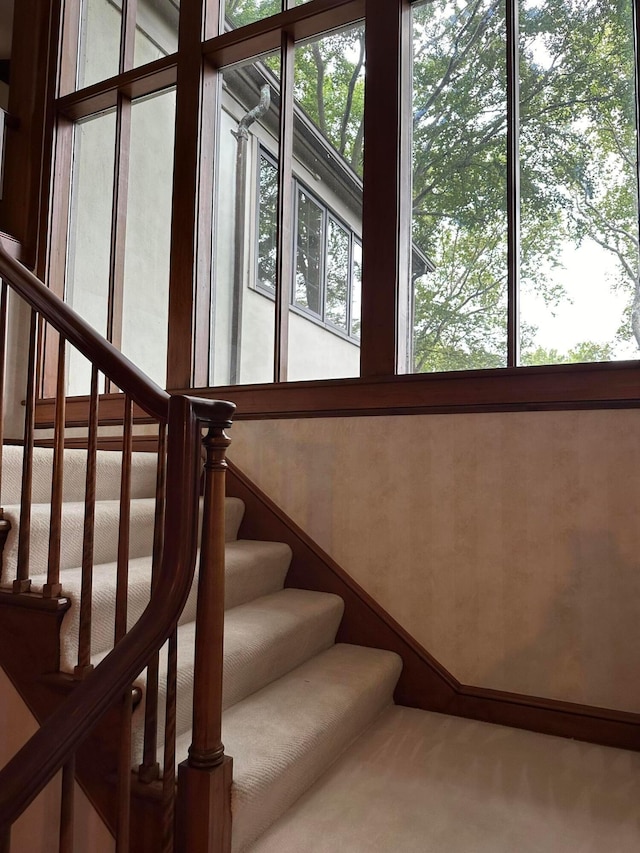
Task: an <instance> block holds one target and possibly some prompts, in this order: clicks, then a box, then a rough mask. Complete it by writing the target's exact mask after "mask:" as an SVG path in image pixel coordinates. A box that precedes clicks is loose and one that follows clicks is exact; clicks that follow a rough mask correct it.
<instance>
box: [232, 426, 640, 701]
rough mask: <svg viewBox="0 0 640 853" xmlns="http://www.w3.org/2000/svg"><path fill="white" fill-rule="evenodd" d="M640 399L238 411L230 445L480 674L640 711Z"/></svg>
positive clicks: (277, 495) (413, 622) (333, 549)
mask: <svg viewBox="0 0 640 853" xmlns="http://www.w3.org/2000/svg"><path fill="white" fill-rule="evenodd" d="M639 434H640V413H639V412H637V411H633V410H628V411H593V412H591V411H588V412H536V413H508V414H464V415H432V416H407V417H387V418H385V417H378V418H353V419H342V418H335V419H305V420H298V421H295V420H284V421H266V422H244V423H237V424H236V425H235V426H234V427H233V430H232V432H231V435H232V438H233V443H232V446H231V453H230V456H231V458H232V459H233V460H234V461H235V462H236V463H237V464H238V465H239V466H240V467H241V468H242V469H243V470H244V471H245V472H246V473H247V474H248V475H249V476H251V477H252V478H253V479H254V480H255V481H256V482H257V484H258V485H259V486H260V487H261V488H263V489H264V490H265V491H266V492H267V493H268V494H269V495H270V496H271V497H272V498H273V499H274V500H275V501H276V502H277V503H278V504H279V505H280V506H281V507H282V508H283V509H284V510H285V511H286V512H287V513H288V514H289V515H290V516H291V517H292V518H293V519H294V520H295V521H296V522H297V523H298V524H299V525H300V526H301V527H302V528H303V529H304V530H305V531H307V533H309V534H310V535H311V536H312V537H313V538H314V539H315V540H316V541H317V542H318V544H319V545H321V546H322V547H323V548H324V549H325V550H326V551H328V553H329V554H331V556H332V557H334V559H336V560H337V562H338V563H339V564H341V565H342V566H343V567H344V568H345V569H346V570H347V571H348V572H349V573H350V574H351V575H352V576H353V577H354V578H355V579H356V580H357V581H358V582H359V583H360V584H361V585H362V586H363V587H364V588H365V589H366V590H367V591H368V592H369V593H371V594H372V595H373V596H374V598H376V599H377V600H378V601H379V602H380V603H381V604H382V605H383V606H384V607H385V608H386V609H387V610H388V611H389V613H391V615H392V616H394V617H395V618H396V619H397V620H398V621H399V622H400V623H401V624H402V625H403V626H404V627H405V628H406V629H408V631H409V632H410V633H411V634H412V635H413V636H414V637H415V638H416V639H417V640H418V641H419V642H420V643H422V644H423V645H424V646H425V647H426V648H427V649H428V650H429V651H430V652H431V653H432V654H434V655H435V657H436V658H437V659H438V660H439V661H441V663H443V664H444V665H445V666H446V667H447V668H448V669H449V670H450V671H451V672H452V673H453V674H454V675H455V676H456V677H457V678H458V679H460V681H462V682H464V683H468V684H474V685H483V686H487V687H493V688H498V689H502V690H510V691H516V692H523V693H529V694H534V695H539V696H547V697H554V698H557V699H564V700H568V701H573V702H582V703H587V704H593V705H600V706H605V707H612V708H618V709H626V710H631V711H640V679H639V678H638V673H639V672H640V620H639V619H638V609H639V606H640V571H639V569H640V529H639V526H638V522H637V515H638V508H639V507H640V478H639V477H638V473H637V472H638V471H639V470H640V441H639V439H638V436H639Z"/></svg>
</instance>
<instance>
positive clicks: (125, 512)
mask: <svg viewBox="0 0 640 853" xmlns="http://www.w3.org/2000/svg"><path fill="white" fill-rule="evenodd" d="M123 420H124V433H123V436H122V469H121V479H120V526H119V529H118V563H117V579H116V625H115V633H114V642H116V643H117V642H118V640H121V639H122V638H123V637H124V635H125V634H126V633H127V598H128V593H129V589H128V587H129V532H130V531H129V527H130V524H129V522H130V517H131V448H132V443H133V401H132V400H131V397H129V395H128V394H127V395H126V396H125V398H124V415H123Z"/></svg>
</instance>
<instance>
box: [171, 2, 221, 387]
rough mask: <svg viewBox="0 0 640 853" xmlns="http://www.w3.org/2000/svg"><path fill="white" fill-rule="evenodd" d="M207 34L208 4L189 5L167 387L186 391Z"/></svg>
mask: <svg viewBox="0 0 640 853" xmlns="http://www.w3.org/2000/svg"><path fill="white" fill-rule="evenodd" d="M209 11H210V13H211V14H213V12H212V11H211V10H209ZM203 28H204V7H203V3H200V2H192V3H187V4H183V7H182V9H181V11H180V31H179V47H178V69H177V89H176V124H175V126H176V138H175V149H174V150H175V155H174V167H173V208H172V217H171V267H170V277H169V320H168V323H169V329H168V342H167V382H168V383H169V384H176V383H179V384H180V385H182V386H184V387H189V386H191V385H192V384H193V377H194V367H195V328H196V317H195V314H196V292H197V282H196V269H197V252H198V235H197V229H198V210H199V204H200V201H201V200H200V199H199V198H198V187H199V183H200V173H199V154H200V131H201V128H202V110H203V103H202V94H203V86H204V73H203V63H202V56H201V53H200V50H201V37H202V32H203ZM209 201H211V200H209Z"/></svg>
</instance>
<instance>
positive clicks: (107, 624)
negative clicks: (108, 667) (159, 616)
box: [33, 499, 291, 672]
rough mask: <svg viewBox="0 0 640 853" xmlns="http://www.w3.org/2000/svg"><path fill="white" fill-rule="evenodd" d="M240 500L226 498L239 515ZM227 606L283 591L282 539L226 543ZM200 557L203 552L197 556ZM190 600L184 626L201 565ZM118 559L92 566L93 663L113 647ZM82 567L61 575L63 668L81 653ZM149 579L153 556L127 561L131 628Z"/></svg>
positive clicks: (285, 556) (285, 551) (191, 614)
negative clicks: (66, 600) (64, 601)
mask: <svg viewBox="0 0 640 853" xmlns="http://www.w3.org/2000/svg"><path fill="white" fill-rule="evenodd" d="M237 504H240V505H241V508H243V505H242V502H241V501H236V500H235V499H234V500H230V499H228V500H227V504H226V506H227V507H228V508H229V510H230V511H231V512H233V513H237V509H238V506H237ZM226 555H227V556H226V568H225V607H227V608H232V607H237V606H238V605H239V604H243V603H244V602H245V601H251V600H252V599H254V598H258V597H260V596H263V595H266V594H267V593H271V592H276V591H277V590H279V589H282V585H283V583H284V579H285V576H286V574H287V569H288V567H289V562H290V560H291V549H290V548H289V547H288V545H284V544H282V543H280V542H256V541H253V540H251V541H249V540H235V541H233V542H227V545H226ZM198 558H199V555H198ZM197 565H198V564H197V561H196V573H195V578H194V584H193V587H192V589H191V593H190V595H189V599H188V601H187V604H186V605H185V608H184V610H183V612H182V615H181V617H180V624H183V623H188V622H192V621H193V620H194V619H195V616H196V603H197V578H198V569H197ZM116 568H117V564H116V563H115V562H111V563H107V564H102V565H98V566H95V567H94V580H93V607H94V616H93V619H92V625H91V649H92V653H93V661H94V663H97V662H98V661H99V660H101V659H102V658H103V657H104V656H105V654H106V653H107V652H108V651H109V650H110V649H111V648H112V646H113V626H114V623H115V596H116ZM44 581H45V578H44V576H40V577H36V578H34V579H33V586H34V588H37V587H39V586H41V585H42V583H43V582H44ZM81 582H82V570H81V569H68V570H67V571H65V572H64V574H63V591H64V594H65V595H66V596H68V597H69V598H70V600H71V607H70V608H69V610H68V611H67V613H66V614H65V617H64V619H63V621H62V628H61V631H60V668H61V669H62V671H63V672H72V671H73V668H74V666H75V664H76V662H77V656H78V646H77V643H78V630H79V619H80V606H79V602H80V588H81ZM150 583H151V557H141V558H139V559H135V560H130V561H129V596H128V599H127V617H128V619H127V621H128V624H129V627H131V625H133V624H134V623H135V622H136V621H137V620H138V619H139V618H140V616H141V614H142V612H143V610H144V608H145V607H146V606H147V603H148V601H149V592H150Z"/></svg>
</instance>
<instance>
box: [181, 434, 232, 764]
mask: <svg viewBox="0 0 640 853" xmlns="http://www.w3.org/2000/svg"><path fill="white" fill-rule="evenodd" d="M203 444H204V448H205V452H206V461H205V464H204V509H203V519H202V541H201V545H200V577H199V581H198V605H197V615H196V640H195V660H194V680H193V684H194V686H193V694H194V695H193V740H192V742H191V746H190V747H189V765H190V766H191V767H197V768H210V767H215V766H216V765H218V764H220V763H221V762H222V760H223V758H224V746H223V744H222V740H221V736H222V664H223V658H222V643H223V633H224V558H225V541H224V503H225V475H226V469H227V462H226V458H225V456H226V452H227V447H228V446H229V444H230V440H229V438H228V437H227V435H226V433H225V431H224V429H222V428H221V427H212V428H211V429H209V431H208V433H207V435H206V437H205V439H204V442H203Z"/></svg>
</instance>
